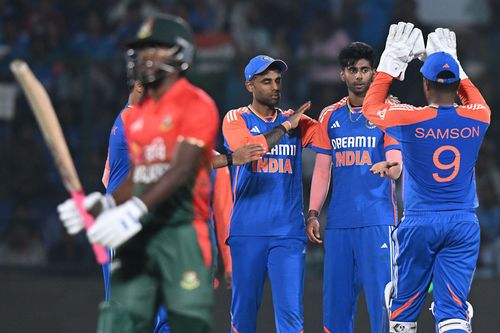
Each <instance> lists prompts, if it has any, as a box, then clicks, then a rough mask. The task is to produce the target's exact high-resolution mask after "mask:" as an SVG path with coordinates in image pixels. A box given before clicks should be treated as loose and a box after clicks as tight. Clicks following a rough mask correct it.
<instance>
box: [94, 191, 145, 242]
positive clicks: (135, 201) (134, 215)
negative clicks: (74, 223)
mask: <svg viewBox="0 0 500 333" xmlns="http://www.w3.org/2000/svg"><path fill="white" fill-rule="evenodd" d="M147 212H148V208H147V207H146V205H145V204H144V202H142V200H141V199H139V198H137V197H132V198H131V199H129V200H128V201H126V202H125V203H124V204H122V205H120V206H118V207H116V208H113V209H109V210H107V211H105V212H103V213H102V214H100V215H99V216H98V217H97V219H96V220H95V223H94V225H92V227H90V229H89V230H87V237H88V239H89V241H90V242H91V243H99V244H101V245H102V246H105V247H107V248H116V247H118V246H120V245H122V244H123V243H125V242H126V241H127V240H129V239H130V238H132V237H133V236H134V235H135V234H137V233H138V232H139V231H141V229H142V224H141V222H140V221H139V219H140V218H141V217H142V216H143V215H144V214H146V213H147Z"/></svg>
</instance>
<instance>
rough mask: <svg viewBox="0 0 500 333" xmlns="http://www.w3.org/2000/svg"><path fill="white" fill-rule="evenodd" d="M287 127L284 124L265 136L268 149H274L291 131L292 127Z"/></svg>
mask: <svg viewBox="0 0 500 333" xmlns="http://www.w3.org/2000/svg"><path fill="white" fill-rule="evenodd" d="M285 123H286V122H285ZM286 126H287V125H284V124H281V125H278V126H276V127H275V128H273V129H272V130H271V131H269V132H267V133H265V134H264V137H265V138H266V142H267V148H268V149H271V148H273V147H274V146H275V145H276V144H277V143H278V142H279V141H280V140H281V138H282V137H283V136H284V135H285V134H286V133H287V132H288V130H290V127H286Z"/></svg>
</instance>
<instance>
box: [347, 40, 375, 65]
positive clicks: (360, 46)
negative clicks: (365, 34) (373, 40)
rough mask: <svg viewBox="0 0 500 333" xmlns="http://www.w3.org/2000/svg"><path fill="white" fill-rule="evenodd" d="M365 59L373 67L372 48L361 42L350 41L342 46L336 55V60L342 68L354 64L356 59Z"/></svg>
mask: <svg viewBox="0 0 500 333" xmlns="http://www.w3.org/2000/svg"><path fill="white" fill-rule="evenodd" d="M361 59H366V60H368V62H369V63H370V66H371V67H373V63H374V55H373V48H372V47H371V46H370V45H368V44H366V43H363V42H352V43H351V44H349V45H347V46H346V47H344V48H343V49H342V50H341V51H340V54H339V56H338V61H339V63H340V66H341V67H342V69H344V68H347V67H349V66H352V65H354V64H355V63H356V62H357V61H358V60H361Z"/></svg>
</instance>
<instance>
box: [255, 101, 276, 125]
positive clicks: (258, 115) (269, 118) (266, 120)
mask: <svg viewBox="0 0 500 333" xmlns="http://www.w3.org/2000/svg"><path fill="white" fill-rule="evenodd" d="M247 108H248V110H250V112H252V113H253V114H254V115H256V116H257V117H259V118H260V119H261V120H262V121H264V122H266V123H274V122H275V121H276V118H277V117H278V112H279V111H278V108H274V115H273V116H271V117H262V116H261V115H260V114H259V113H258V112H257V111H255V110H254V109H253V108H252V104H248V106H247Z"/></svg>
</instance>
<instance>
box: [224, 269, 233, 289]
mask: <svg viewBox="0 0 500 333" xmlns="http://www.w3.org/2000/svg"><path fill="white" fill-rule="evenodd" d="M224 282H226V289H231V288H232V287H233V272H224Z"/></svg>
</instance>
